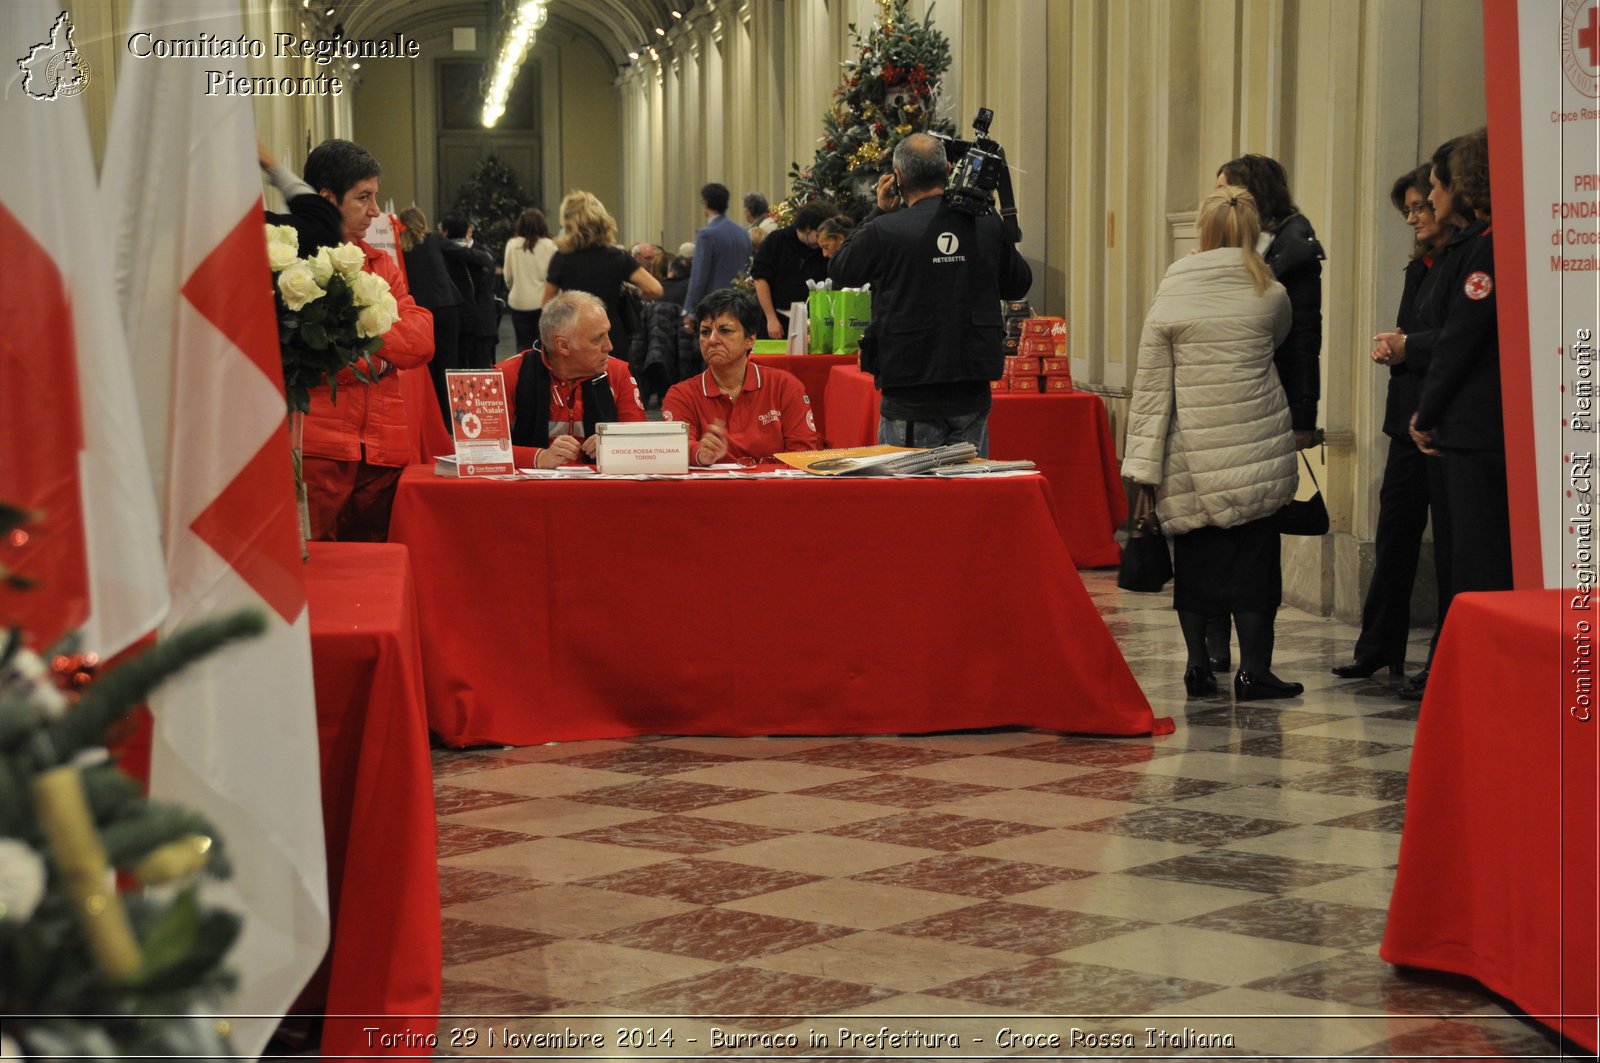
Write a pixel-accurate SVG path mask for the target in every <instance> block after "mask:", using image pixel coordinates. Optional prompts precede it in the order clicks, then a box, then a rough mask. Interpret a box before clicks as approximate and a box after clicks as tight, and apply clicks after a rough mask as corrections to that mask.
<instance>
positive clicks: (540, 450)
mask: <svg viewBox="0 0 1600 1063" xmlns="http://www.w3.org/2000/svg"><path fill="white" fill-rule="evenodd" d="M495 368H497V369H499V370H500V371H501V372H502V373H504V374H505V379H506V397H507V398H508V399H510V410H509V411H508V412H509V415H510V417H511V444H512V446H511V451H512V460H514V461H515V462H516V463H517V467H518V468H519V469H526V468H529V467H530V466H531V467H533V468H536V469H554V468H555V467H556V466H558V465H573V464H577V463H579V462H584V461H593V460H594V454H595V448H596V446H597V445H598V443H599V437H598V436H597V435H596V434H595V426H596V425H598V424H602V423H604V422H608V421H642V420H644V403H643V402H642V401H641V400H640V398H639V385H638V383H637V382H635V381H634V379H633V373H632V372H631V371H630V370H629V369H628V363H627V362H624V361H623V360H622V359H620V358H612V357H611V320H610V318H608V317H607V316H606V304H605V303H603V302H601V301H600V300H599V299H598V298H596V297H595V296H593V295H590V294H589V293H588V292H580V291H576V290H573V291H567V292H562V293H561V294H560V295H558V296H556V297H555V298H553V299H551V300H550V301H549V302H547V303H545V304H544V309H543V313H542V314H541V315H540V317H539V342H538V343H536V344H534V346H533V349H532V350H530V351H528V352H527V356H526V359H525V358H524V356H523V355H520V354H519V355H516V356H515V357H512V358H507V359H506V360H505V361H503V362H501V363H500V364H499V365H497V366H496V367H495Z"/></svg>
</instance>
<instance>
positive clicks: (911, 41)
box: [779, 0, 955, 223]
mask: <svg viewBox="0 0 1600 1063" xmlns="http://www.w3.org/2000/svg"><path fill="white" fill-rule="evenodd" d="M878 7H879V15H878V21H877V23H876V24H875V25H873V27H872V29H871V30H869V31H868V33H867V35H866V37H865V38H863V37H862V36H861V33H860V32H859V31H858V30H857V28H856V26H855V24H854V23H851V25H850V39H851V41H852V44H853V53H852V58H850V59H848V60H846V61H845V63H844V64H843V66H844V72H843V76H842V77H841V79H840V81H839V86H838V87H837V88H836V89H834V91H833V103H832V104H831V105H830V106H829V108H828V111H827V112H826V113H825V114H824V115H823V116H822V137H821V139H820V141H819V143H818V145H817V153H816V155H815V157H813V158H812V160H811V163H810V165H808V166H805V167H801V166H800V164H799V163H795V164H793V165H792V166H791V167H790V169H789V184H790V194H789V197H788V199H787V200H786V201H785V203H784V204H783V205H782V206H781V207H780V208H779V214H780V220H781V221H783V222H784V223H787V222H788V215H789V213H791V212H792V211H793V210H794V208H795V207H797V206H799V205H800V204H801V203H804V202H805V201H807V200H810V199H825V200H828V201H829V202H831V203H833V204H834V205H835V206H836V207H838V208H839V209H840V210H842V211H844V212H846V213H848V214H851V215H853V216H854V217H856V218H857V219H858V220H859V219H860V218H862V217H863V216H864V215H865V214H866V212H867V211H869V210H871V209H872V207H873V205H874V193H875V190H876V187H877V181H878V175H879V174H881V173H883V172H885V171H886V170H887V169H888V167H889V157H890V153H891V152H893V151H894V146H895V145H896V144H898V143H899V142H900V140H901V139H902V138H904V137H906V136H907V135H909V134H911V133H923V132H926V133H941V134H945V135H950V134H953V133H954V132H955V125H954V123H953V122H951V121H950V119H949V118H948V117H945V116H941V115H940V114H939V113H938V111H939V80H940V79H941V78H942V77H943V76H944V74H945V72H946V71H947V70H949V69H950V43H949V41H947V40H946V39H945V36H944V34H942V33H940V32H939V31H938V30H936V29H934V28H933V24H932V19H933V6H932V5H929V7H928V12H927V14H926V15H924V16H923V18H922V21H920V22H918V21H917V20H916V19H914V18H912V17H911V15H910V13H909V12H908V10H907V8H906V0H879V3H878Z"/></svg>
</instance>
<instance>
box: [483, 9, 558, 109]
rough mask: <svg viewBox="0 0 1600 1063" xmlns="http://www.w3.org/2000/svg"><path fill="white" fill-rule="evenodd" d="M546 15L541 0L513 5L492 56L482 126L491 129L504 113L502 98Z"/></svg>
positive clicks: (541, 26)
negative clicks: (513, 10) (491, 71)
mask: <svg viewBox="0 0 1600 1063" xmlns="http://www.w3.org/2000/svg"><path fill="white" fill-rule="evenodd" d="M549 17H550V12H549V11H548V10H546V8H545V5H544V3H543V2H542V0H522V3H520V4H518V5H517V11H516V14H515V15H513V16H512V18H511V26H510V28H509V29H508V30H507V31H506V36H505V39H504V40H503V41H501V42H500V54H499V55H498V56H496V57H495V63H494V72H493V74H491V75H490V77H489V87H488V90H487V91H486V92H485V93H484V96H483V125H484V128H485V129H492V128H494V124H495V123H496V122H498V121H500V116H501V115H503V114H505V113H506V99H507V97H509V96H510V95H511V86H512V85H514V84H516V80H517V73H518V72H519V71H520V70H521V69H522V63H523V61H524V60H525V59H527V58H528V52H529V51H530V50H531V49H532V48H533V41H534V38H535V37H536V36H537V35H538V33H539V30H540V29H542V28H543V27H544V24H545V22H546V21H548V19H549Z"/></svg>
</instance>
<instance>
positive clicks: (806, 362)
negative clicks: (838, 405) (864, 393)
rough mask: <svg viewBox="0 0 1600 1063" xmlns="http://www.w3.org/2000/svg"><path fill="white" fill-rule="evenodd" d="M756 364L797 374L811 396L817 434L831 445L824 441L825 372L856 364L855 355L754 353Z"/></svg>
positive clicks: (825, 435) (825, 429)
mask: <svg viewBox="0 0 1600 1063" xmlns="http://www.w3.org/2000/svg"><path fill="white" fill-rule="evenodd" d="M750 360H751V361H752V362H754V363H755V364H756V365H761V366H766V367H768V368H770V369H782V370H783V371H784V372H786V373H793V374H794V375H795V376H797V377H799V378H800V383H802V384H804V385H805V386H806V395H807V396H809V397H810V399H811V410H812V413H813V414H815V418H816V422H817V434H818V435H819V436H821V437H822V439H823V444H822V445H823V446H833V444H832V443H829V442H827V439H828V425H827V408H828V398H827V390H828V374H829V373H831V372H832V371H833V367H834V366H836V365H851V366H853V365H855V364H856V355H853V354H756V355H752V356H751V357H750Z"/></svg>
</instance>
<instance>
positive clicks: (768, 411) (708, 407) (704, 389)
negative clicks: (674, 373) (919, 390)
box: [661, 288, 822, 465]
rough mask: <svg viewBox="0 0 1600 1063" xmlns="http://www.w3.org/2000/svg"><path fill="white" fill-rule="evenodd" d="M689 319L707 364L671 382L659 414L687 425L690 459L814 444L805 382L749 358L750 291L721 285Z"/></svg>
mask: <svg viewBox="0 0 1600 1063" xmlns="http://www.w3.org/2000/svg"><path fill="white" fill-rule="evenodd" d="M695 319H696V320H697V321H698V322H699V323H700V354H701V356H702V357H703V358H705V360H706V371H705V372H704V373H701V374H700V375H699V376H697V377H692V378H690V379H689V380H685V381H683V382H681V383H678V384H674V385H672V387H671V388H669V389H668V390H667V397H666V398H664V399H662V400H661V415H662V417H664V418H665V419H666V420H669V421H684V422H686V423H687V424H688V425H689V454H690V456H691V457H692V458H693V459H694V463H695V464H696V465H714V464H716V463H717V462H719V461H725V460H735V461H737V460H739V459H741V458H752V459H755V460H757V461H759V460H761V459H762V458H770V457H771V456H772V455H774V454H781V453H783V452H785V451H790V450H819V449H821V447H822V440H821V439H820V438H819V437H818V436H817V425H816V421H815V420H814V419H813V418H812V416H811V399H810V398H809V397H807V395H806V389H805V385H803V384H801V383H800V380H799V378H798V377H796V376H795V375H794V374H792V373H785V372H784V371H783V370H781V369H765V368H762V367H761V366H758V365H751V364H750V351H751V349H752V348H753V347H754V346H755V342H756V337H757V336H758V335H760V329H761V325H762V313H761V304H760V303H758V302H757V301H756V297H755V296H754V295H753V294H752V293H750V292H747V291H745V290H743V289H742V288H723V289H721V290H720V291H715V292H712V293H711V294H710V295H708V296H706V297H705V298H704V299H702V300H700V305H699V306H698V307H696V308H695Z"/></svg>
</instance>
